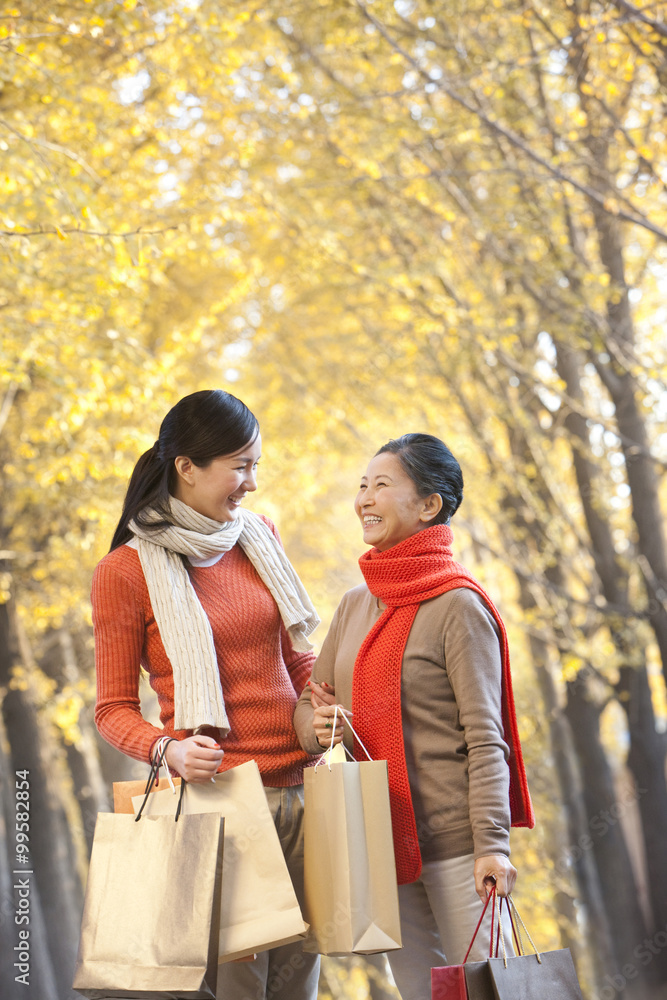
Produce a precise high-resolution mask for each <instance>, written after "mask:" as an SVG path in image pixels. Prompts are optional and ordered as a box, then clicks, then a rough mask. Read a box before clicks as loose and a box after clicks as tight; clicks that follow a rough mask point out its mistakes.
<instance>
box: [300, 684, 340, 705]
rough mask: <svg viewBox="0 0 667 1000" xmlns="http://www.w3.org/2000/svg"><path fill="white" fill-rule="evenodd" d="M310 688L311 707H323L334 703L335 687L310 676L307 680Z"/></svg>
mask: <svg viewBox="0 0 667 1000" xmlns="http://www.w3.org/2000/svg"><path fill="white" fill-rule="evenodd" d="M307 685H308V689H309V690H310V704H311V705H312V706H313V708H323V707H324V706H325V705H335V704H336V689H335V688H334V687H332V686H331V684H327V683H326V681H316V680H313V678H312V677H311V678H310V680H309V681H308V682H307Z"/></svg>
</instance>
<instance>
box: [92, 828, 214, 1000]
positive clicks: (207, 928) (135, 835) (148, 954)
mask: <svg viewBox="0 0 667 1000" xmlns="http://www.w3.org/2000/svg"><path fill="white" fill-rule="evenodd" d="M223 827H224V820H223V819H222V818H221V817H220V816H213V815H209V816H185V817H181V818H180V819H179V821H178V823H175V822H174V817H173V810H172V815H171V816H169V817H166V816H165V817H163V816H159V817H155V818H151V817H145V816H144V817H142V819H141V820H140V821H139V822H138V823H137V822H135V818H134V816H128V815H123V814H117V813H99V815H98V817H97V824H96V826H95V836H94V839H93V849H92V852H91V857H90V868H89V872H88V881H87V884H86V898H85V902H84V909H83V917H82V921H81V938H80V942H79V954H78V958H77V963H76V970H75V975H74V983H73V988H74V989H75V990H77V991H78V992H79V993H82V994H83V996H85V997H89V998H92V1000H106V998H111V997H132V998H136V1000H157V998H171V997H179V998H180V997H183V998H189V1000H196V998H199V1000H203V998H213V997H215V986H216V978H217V965H218V936H219V920H220V894H221V874H222V839H223Z"/></svg>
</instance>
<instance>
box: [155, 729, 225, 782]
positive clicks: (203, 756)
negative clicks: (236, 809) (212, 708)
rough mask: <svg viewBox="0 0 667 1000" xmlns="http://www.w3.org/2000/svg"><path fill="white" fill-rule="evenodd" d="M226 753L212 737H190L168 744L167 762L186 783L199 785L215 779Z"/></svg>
mask: <svg viewBox="0 0 667 1000" xmlns="http://www.w3.org/2000/svg"><path fill="white" fill-rule="evenodd" d="M224 753H225V751H224V750H223V749H222V748H221V747H220V746H219V745H218V744H217V743H216V742H215V740H214V739H213V737H211V736H188V738H187V739H185V740H172V741H171V743H168V744H167V752H166V754H165V760H166V761H167V764H168V765H169V767H171V768H173V769H174V771H178V773H179V774H180V776H181V777H182V778H185V780H186V781H189V782H190V783H191V784H193V785H199V784H203V783H204V782H205V781H210V780H211V778H213V777H214V775H215V773H216V772H217V770H218V768H219V766H220V761H221V760H222V758H223V756H224Z"/></svg>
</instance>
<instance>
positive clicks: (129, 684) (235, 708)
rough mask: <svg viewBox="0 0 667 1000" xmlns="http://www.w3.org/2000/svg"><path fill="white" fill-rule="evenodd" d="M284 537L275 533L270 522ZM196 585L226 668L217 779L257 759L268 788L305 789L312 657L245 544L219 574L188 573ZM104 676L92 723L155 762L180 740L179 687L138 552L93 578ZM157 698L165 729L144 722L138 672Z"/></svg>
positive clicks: (98, 659)
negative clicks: (295, 642)
mask: <svg viewBox="0 0 667 1000" xmlns="http://www.w3.org/2000/svg"><path fill="white" fill-rule="evenodd" d="M267 523H268V524H269V527H270V528H271V530H272V531H273V532H274V534H276V535H277V532H276V530H275V527H274V526H273V524H271V522H270V521H267ZM188 572H189V574H190V580H191V581H192V585H193V587H194V588H195V591H196V593H197V597H198V598H199V600H200V601H201V604H202V606H203V608H204V610H205V611H206V614H207V615H208V618H209V621H210V622H211V628H212V630H213V639H214V642H215V649H216V653H217V656H218V664H219V666H220V679H221V682H222V690H223V693H224V697H225V706H226V709H227V716H228V718H229V724H230V729H231V731H230V733H229V735H228V736H227V738H226V739H225V740H222V741H221V746H222V747H223V749H224V751H225V756H224V757H223V759H222V764H221V767H220V770H223V771H224V770H227V769H228V768H230V767H234V766H236V765H237V764H242V763H245V761H247V760H252V759H254V760H256V761H257V765H258V767H259V770H260V772H261V774H262V779H263V781H264V784H265V785H269V786H278V787H280V786H285V785H298V784H300V783H301V781H302V771H303V765H304V763H305V762H306V761H308V760H309V756H308V754H307V753H305V752H304V751H303V750H302V749H301V746H300V745H299V741H298V739H297V737H296V733H295V732H294V728H293V726H292V714H293V712H294V707H295V705H296V702H297V699H298V697H299V695H300V694H301V691H302V690H303V688H304V686H305V684H306V681H307V680H308V677H309V676H310V672H311V670H312V665H313V662H314V660H315V657H314V655H313V654H312V653H297V652H296V651H295V650H294V648H293V646H292V642H291V640H290V638H289V636H288V634H287V631H286V629H285V627H284V625H283V623H282V621H281V618H280V614H279V612H278V607H277V605H276V602H275V601H274V599H273V597H272V596H271V594H270V593H269V591H268V590H267V588H266V587H265V586H264V584H263V583H262V581H261V579H260V578H259V576H258V574H257V572H256V570H255V569H254V567H253V566H252V564H251V562H250V561H249V559H248V558H247V556H246V555H245V554H244V552H243V550H242V549H241V547H240V546H239V545H235V546H234V547H233V548H232V549H231V550H230V551H229V552H227V553H226V554H225V555H224V556H223V557H222V558H221V559H220V560H218V562H217V563H215V564H214V565H213V566H207V567H195V566H189V567H188ZM92 602H93V625H94V629H95V664H96V669H97V704H96V706H95V723H96V725H97V728H98V729H99V731H100V733H101V734H102V736H103V737H104V739H105V740H107V741H108V742H109V743H111V745H112V746H114V747H116V748H117V749H118V750H121V751H122V752H123V753H126V754H128V755H129V756H130V757H135V758H136V759H137V760H142V761H148V760H149V753H150V749H151V747H152V745H153V743H154V742H155V740H156V739H157V738H158V737H159V736H162V735H164V734H165V733H168V734H169V735H173V736H176V737H177V738H178V739H184V738H185V737H186V736H191V735H192V733H191V731H184V730H180V731H178V732H174V729H173V722H174V682H173V675H172V671H171V664H170V662H169V659H168V657H167V654H166V652H165V649H164V646H163V644H162V639H161V638H160V633H159V631H158V627H157V625H156V622H155V617H154V615H153V609H152V607H151V602H150V599H149V596H148V588H147V586H146V581H145V579H144V575H143V572H142V569H141V563H140V562H139V555H138V553H137V551H136V549H134V548H131V547H130V546H128V545H121V546H120V547H119V548H117V549H114V550H113V552H110V553H109V554H108V555H107V556H105V558H104V559H102V561H101V562H100V563H99V564H98V566H97V568H96V570H95V574H94V576H93V589H92ZM140 664H141V665H142V666H143V667H144V668H145V669H146V670H147V672H148V674H149V679H150V684H151V687H152V688H153V690H154V691H155V693H156V694H157V697H158V703H159V706H160V721H161V723H162V725H163V727H164V729H162V730H161V729H158V728H156V727H155V726H153V725H151V724H150V723H149V722H146V721H145V719H144V718H143V717H142V715H141V711H140V707H139V665H140Z"/></svg>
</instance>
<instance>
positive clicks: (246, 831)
mask: <svg viewBox="0 0 667 1000" xmlns="http://www.w3.org/2000/svg"><path fill="white" fill-rule="evenodd" d="M142 802H143V796H141V795H138V796H136V797H135V798H133V800H132V804H133V806H134V808H135V811H136V810H138V809H139V807H140V806H141V803H142ZM175 802H176V796H175V795H174V794H173V793H172V791H171V789H169V788H166V789H164V790H163V791H159V792H153V793H151V795H149V797H148V802H147V804H146V807H145V809H144V815H148V816H156V815H158V814H173V812H174V807H175V806H174V804H175ZM182 811H183V813H184V814H185V815H188V816H190V815H193V814H196V813H201V812H207V813H211V812H213V813H218V814H221V815H223V816H224V817H225V853H224V858H223V866H222V881H223V885H224V887H225V888H224V892H223V894H222V903H221V913H220V944H219V958H218V961H219V962H228V961H230V960H232V959H236V958H241V957H243V956H245V955H252V954H253V952H259V951H267V950H268V949H269V948H277V947H278V946H279V945H282V944H288V943H289V942H290V941H297V940H298V939H299V938H302V937H304V935H305V933H306V930H307V926H306V924H305V923H304V920H303V916H302V914H301V910H300V908H299V904H298V902H297V898H296V895H295V894H294V887H293V886H292V881H291V879H290V876H289V872H288V870H287V865H286V864H285V858H284V856H283V852H282V848H281V846H280V840H279V838H278V833H277V831H276V827H275V824H274V822H273V817H272V816H271V812H270V810H269V806H268V803H267V801H266V795H265V793H264V786H263V785H262V779H261V777H260V773H259V768H258V767H257V764H256V763H255V761H254V760H251V761H248V762H247V763H245V764H239V766H238V767H232V768H230V769H229V771H223V772H222V773H221V774H217V775H216V777H215V781H207V782H205V783H204V784H201V785H200V784H196V785H193V784H186V786H185V793H184V795H183V806H182ZM179 822H180V821H179Z"/></svg>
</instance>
